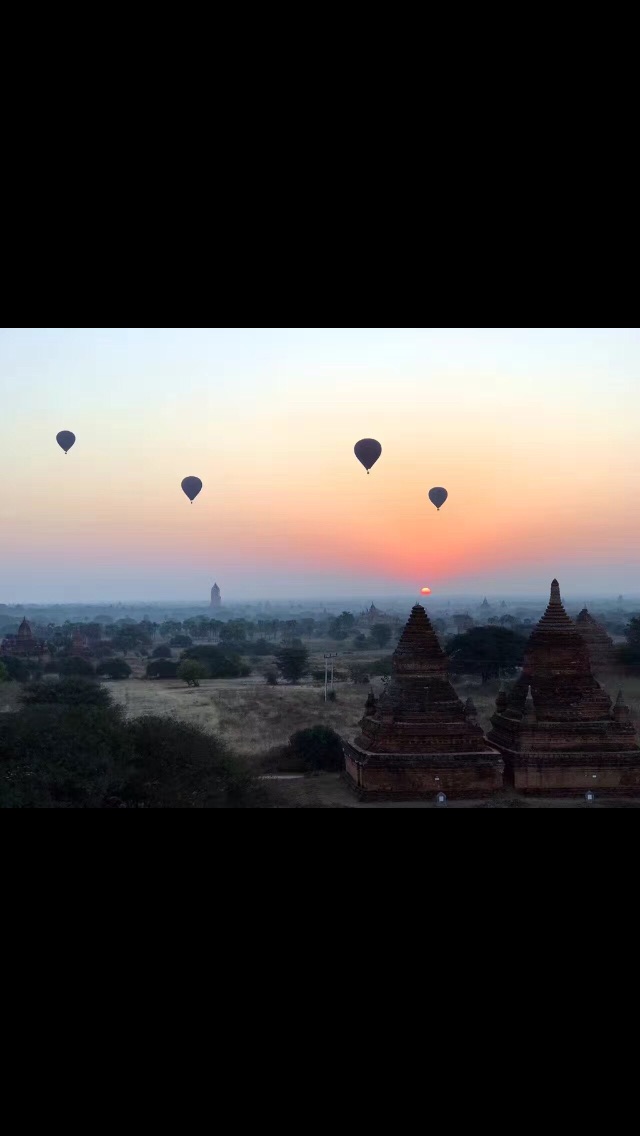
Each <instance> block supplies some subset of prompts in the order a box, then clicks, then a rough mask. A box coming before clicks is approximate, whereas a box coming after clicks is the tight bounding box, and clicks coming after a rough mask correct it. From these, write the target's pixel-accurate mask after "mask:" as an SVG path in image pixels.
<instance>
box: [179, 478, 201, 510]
mask: <svg viewBox="0 0 640 1136" xmlns="http://www.w3.org/2000/svg"><path fill="white" fill-rule="evenodd" d="M182 489H183V492H184V493H186V495H187V497H188V498H189V500H190V502H191V504H192V505H193V502H194V501H195V499H196V497H197V496H198V494H199V493H201V492H202V482H201V480H200V478H199V477H185V479H184V481H183V482H182Z"/></svg>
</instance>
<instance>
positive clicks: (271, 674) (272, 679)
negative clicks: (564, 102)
mask: <svg viewBox="0 0 640 1136" xmlns="http://www.w3.org/2000/svg"><path fill="white" fill-rule="evenodd" d="M264 677H265V682H266V684H267V686H277V685H278V676H277V674H276V672H275V671H267V673H266V675H265V676H264Z"/></svg>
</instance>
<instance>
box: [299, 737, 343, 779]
mask: <svg viewBox="0 0 640 1136" xmlns="http://www.w3.org/2000/svg"><path fill="white" fill-rule="evenodd" d="M289 748H290V750H291V752H292V753H293V755H294V757H296V758H298V759H299V760H300V762H301V763H302V765H303V766H305V767H306V768H307V769H310V770H325V771H326V772H339V771H340V770H341V769H342V768H343V765H344V755H343V751H342V742H341V741H340V738H339V736H338V734H336V732H335V730H331V729H329V728H328V726H312V727H311V728H310V729H308V730H300V731H299V732H298V733H297V734H294V735H293V737H292V738H290V740H289Z"/></svg>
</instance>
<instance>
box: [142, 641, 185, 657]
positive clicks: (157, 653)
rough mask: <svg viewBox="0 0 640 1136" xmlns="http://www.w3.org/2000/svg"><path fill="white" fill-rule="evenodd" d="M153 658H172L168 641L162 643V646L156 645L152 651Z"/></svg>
mask: <svg viewBox="0 0 640 1136" xmlns="http://www.w3.org/2000/svg"><path fill="white" fill-rule="evenodd" d="M189 645H191V644H189ZM151 658H152V659H170V658H171V647H169V645H168V644H167V643H162V644H161V645H160V647H156V648H155V650H154V651H152V652H151Z"/></svg>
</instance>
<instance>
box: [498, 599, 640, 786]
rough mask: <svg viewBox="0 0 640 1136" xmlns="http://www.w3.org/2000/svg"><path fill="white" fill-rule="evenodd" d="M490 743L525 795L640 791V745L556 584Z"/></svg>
mask: <svg viewBox="0 0 640 1136" xmlns="http://www.w3.org/2000/svg"><path fill="white" fill-rule="evenodd" d="M496 711H497V712H496V714H495V716H494V718H493V719H492V725H493V729H492V730H491V733H490V734H489V742H490V743H491V744H492V745H494V746H496V747H497V748H498V749H499V750H500V752H501V753H502V755H503V757H504V761H505V766H506V781H507V784H511V785H513V786H514V787H515V788H516V789H518V790H520V791H521V792H532V793H536V792H538V793H554V794H556V795H557V794H558V793H563V792H567V793H572V792H577V791H580V790H582V791H584V790H585V788H586V789H587V790H589V789H595V788H599V789H604V790H609V791H611V792H614V793H616V792H617V793H623V794H624V793H627V794H629V793H631V794H632V793H638V792H640V747H639V746H638V742H637V738H636V734H635V730H634V727H633V725H632V723H631V720H630V714H629V711H628V709H627V707H626V706H625V704H624V701H623V699H622V697H620V699H619V700H618V704H617V705H616V707H615V708H614V707H613V706H612V703H611V699H610V697H609V695H608V694H607V692H606V691H605V690H603V688H602V687H601V686H600V684H599V683H598V682H597V681H596V679H595V678H594V677H593V674H592V671H591V661H590V658H589V649H588V647H587V644H586V642H585V641H584V639H583V638H582V637H581V635H580V634H579V632H578V629H577V627H576V625H575V623H573V621H572V620H571V619H570V618H569V616H568V615H567V613H566V611H565V609H564V606H563V603H562V598H561V596H560V585H559V584H558V581H557V580H554V581H553V584H552V585H551V599H550V602H549V606H548V608H547V610H546V612H545V614H544V616H543V617H542V619H541V621H540V623H539V624H538V626H537V627H536V628H535V630H534V632H533V634H532V636H531V639H530V640H529V644H528V647H527V651H526V654H525V662H524V669H523V672H522V674H521V676H520V678H519V679H518V680H517V681H516V683H515V684H514V686H513V687H512V688H511V690H510V691H509V692H505V691H502V692H501V694H500V696H499V698H498V702H497V706H496Z"/></svg>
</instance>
